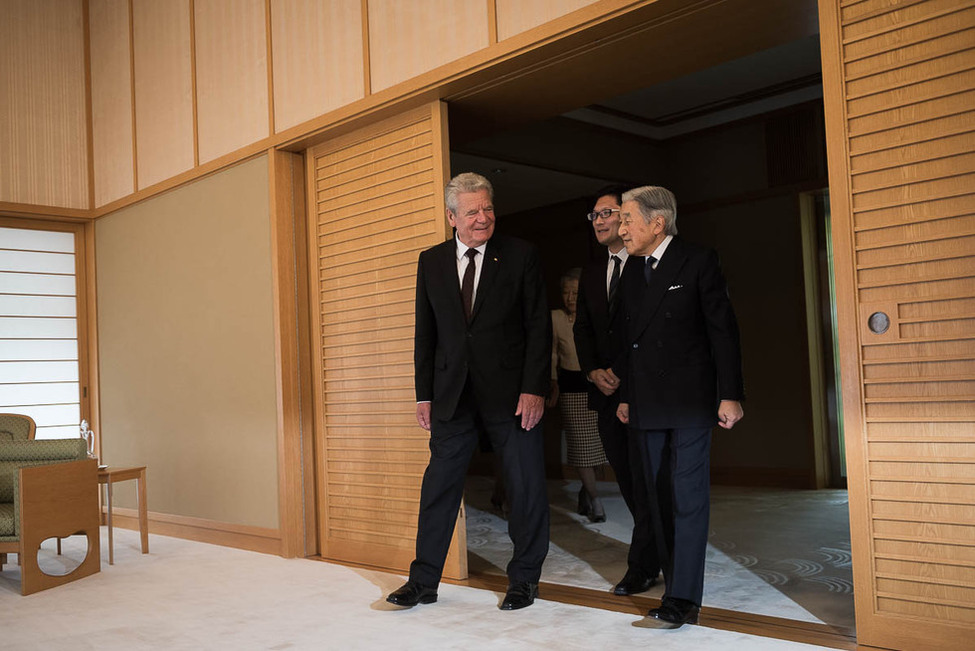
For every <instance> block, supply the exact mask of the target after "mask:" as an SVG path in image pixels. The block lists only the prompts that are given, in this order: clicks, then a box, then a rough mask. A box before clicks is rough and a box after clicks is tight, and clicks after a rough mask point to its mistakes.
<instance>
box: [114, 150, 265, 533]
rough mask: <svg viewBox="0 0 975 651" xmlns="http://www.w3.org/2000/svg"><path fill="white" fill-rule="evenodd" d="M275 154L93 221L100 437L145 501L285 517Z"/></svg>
mask: <svg viewBox="0 0 975 651" xmlns="http://www.w3.org/2000/svg"><path fill="white" fill-rule="evenodd" d="M268 202H269V199H268V171H267V158H266V157H263V156H262V157H260V158H258V159H255V160H252V161H249V162H246V163H243V164H241V165H238V166H236V167H232V168H230V169H228V170H226V171H223V172H220V173H219V174H216V175H214V176H210V177H207V178H205V179H203V180H200V181H196V182H194V183H192V184H190V185H186V186H183V187H180V188H178V189H175V190H173V191H171V192H168V193H166V194H162V195H159V196H158V197H155V198H152V199H149V200H148V201H145V202H142V203H139V204H136V205H134V206H131V207H129V208H125V209H122V210H120V211H118V212H115V213H112V214H111V215H109V216H107V217H103V218H101V219H99V220H98V222H97V223H96V231H95V236H96V244H97V249H98V261H97V262H98V267H97V272H98V334H99V345H100V360H99V362H100V371H101V417H102V431H101V434H102V450H103V459H104V461H105V462H106V463H111V464H116V465H124V464H140V465H141V464H146V465H147V466H148V468H149V509H150V510H152V511H156V512H161V513H168V514H174V515H181V516H191V517H196V518H204V519H208V520H215V521H219V522H226V523H232V524H240V525H252V526H259V527H268V528H273V529H277V528H278V479H277V452H276V450H277V408H276V402H275V366H274V348H275V341H274V327H273V318H272V315H273V298H272V287H271V250H270V221H269V214H268V213H269V207H268Z"/></svg>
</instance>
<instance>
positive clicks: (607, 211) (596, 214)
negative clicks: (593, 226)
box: [586, 208, 620, 222]
mask: <svg viewBox="0 0 975 651" xmlns="http://www.w3.org/2000/svg"><path fill="white" fill-rule="evenodd" d="M619 211H620V209H619V208H603V209H602V210H594V211H592V212H591V213H588V214H586V219H588V220H589V221H591V222H594V221H596V220H597V219H599V218H600V217H602V218H603V219H609V218H610V216H612V214H613V213H614V212H619Z"/></svg>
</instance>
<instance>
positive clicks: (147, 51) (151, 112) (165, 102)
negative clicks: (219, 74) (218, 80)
mask: <svg viewBox="0 0 975 651" xmlns="http://www.w3.org/2000/svg"><path fill="white" fill-rule="evenodd" d="M132 19H133V33H134V53H133V56H134V57H135V124H136V146H137V149H138V154H139V162H138V179H139V188H140V189H141V188H145V187H148V186H150V185H153V184H154V183H158V182H160V181H163V180H165V179H168V178H169V177H171V176H175V175H177V174H179V173H180V172H185V171H186V170H188V169H191V168H192V167H193V165H194V160H193V157H194V154H193V151H194V144H193V73H192V66H191V62H190V4H189V0H133V2H132Z"/></svg>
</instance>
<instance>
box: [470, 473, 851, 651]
mask: <svg viewBox="0 0 975 651" xmlns="http://www.w3.org/2000/svg"><path fill="white" fill-rule="evenodd" d="M599 486H600V492H601V496H602V500H603V503H604V505H605V508H606V513H607V519H606V522H603V523H591V522H589V520H588V519H587V518H586V517H585V516H581V515H578V514H577V513H576V512H575V507H576V504H577V494H578V490H579V482H578V481H569V482H563V481H551V482H549V501H550V505H551V522H552V524H551V546H550V550H549V555H548V558H547V559H546V562H545V565H544V567H543V572H542V581H543V582H545V583H551V584H557V585H561V586H575V587H579V588H588V589H591V590H597V591H604V592H609V591H610V589H611V588H612V586H613V585H614V584H615V583H616V582H617V581H618V580H619V579H620V578H621V577H622V576H623V574H624V573H625V571H626V552H627V549H628V543H629V540H630V535H631V531H632V526H633V520H632V518H631V517H630V514H629V512H628V511H627V509H626V505H625V503H624V502H623V499H622V497H620V495H619V492H618V489H616V486H615V484H613V483H610V482H600V484H599ZM492 488H493V482H492V480H491V479H489V478H485V477H471V478H470V479H469V481H468V487H467V492H466V496H467V509H468V510H467V545H468V550H469V557H468V558H469V561H468V562H469V565H470V570H471V572H472V573H473V574H479V573H480V574H488V575H500V574H503V569H502V568H504V566H505V564H506V562H507V560H508V558H509V557H510V553H511V552H510V542H509V540H508V537H507V525H506V522H505V521H504V520H503V519H502V517H501V514H500V513H498V512H497V510H496V509H493V508H492V506H491V504H490V495H491V490H492ZM711 503H712V504H711V534H710V541H709V546H708V555H707V562H706V569H705V586H704V607H705V608H713V609H721V610H725V611H733V612H736V613H749V614H754V615H760V616H764V617H771V618H779V619H785V620H794V621H797V622H806V623H813V624H824V625H827V626H829V627H832V628H834V629H835V630H837V631H838V632H840V633H843V634H845V635H848V636H852V635H853V634H854V617H853V612H854V607H853V581H852V564H851V557H850V533H849V515H848V505H847V494H846V491H843V490H821V491H803V490H783V489H765V488H762V489H759V488H731V487H722V486H715V487H713V489H712V500H711ZM662 593H663V586H662V585H658V586H657V587H655V588H653V589H652V590H651V591H650V592H649V593H647V594H648V595H649V596H651V597H658V598H659V597H660V595H661V594H662Z"/></svg>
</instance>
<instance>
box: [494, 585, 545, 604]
mask: <svg viewBox="0 0 975 651" xmlns="http://www.w3.org/2000/svg"><path fill="white" fill-rule="evenodd" d="M537 596H538V584H537V583H517V584H515V585H513V586H511V587H509V588H508V594H506V595H505V596H504V601H502V602H501V606H500V608H501V610H519V609H521V608H527V607H528V606H531V605H532V604H533V603H535V597H537Z"/></svg>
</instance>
